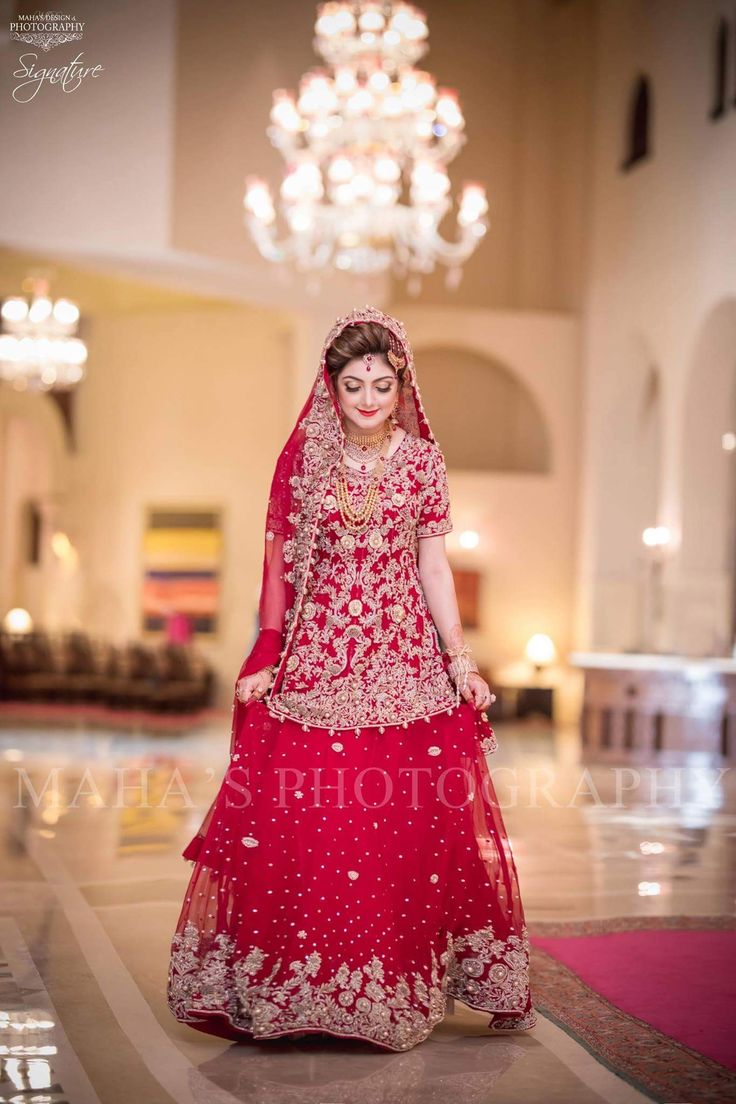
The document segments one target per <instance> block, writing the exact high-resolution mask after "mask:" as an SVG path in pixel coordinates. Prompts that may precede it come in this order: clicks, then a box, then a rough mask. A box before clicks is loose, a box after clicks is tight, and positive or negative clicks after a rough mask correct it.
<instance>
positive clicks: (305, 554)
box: [235, 306, 436, 709]
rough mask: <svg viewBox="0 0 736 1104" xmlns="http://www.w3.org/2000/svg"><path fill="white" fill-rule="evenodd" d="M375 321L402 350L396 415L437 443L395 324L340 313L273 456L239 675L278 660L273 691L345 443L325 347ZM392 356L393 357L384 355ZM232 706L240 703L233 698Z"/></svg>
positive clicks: (362, 313)
mask: <svg viewBox="0 0 736 1104" xmlns="http://www.w3.org/2000/svg"><path fill="white" fill-rule="evenodd" d="M366 322H373V323H378V324H379V325H380V326H383V327H384V328H385V329H386V330H388V331H389V341H390V343H391V349H392V352H395V353H398V355H400V356H401V355H403V357H404V358H405V360H406V370H405V372H404V376H403V383H402V385H401V386H400V388H399V393H398V397H397V405H396V408H395V411H394V417H395V420H396V422H397V424H398V425H400V426H401V427H402V428H403V429H405V430H406V432H407V433H412V434H414V436H417V437H422V438H424V439H425V440H429V441H432V442H433V443H435V444H436V441H435V438H434V436H433V434H432V430H431V429H430V426H429V420H428V419H427V415H426V413H425V411H424V408H423V406H422V400H421V395H420V393H419V386H418V384H417V380H416V373H415V369H414V356H413V353H412V348H411V344H410V342H409V339H408V337H407V335H406V330H405V329H404V326H403V324H402V323H401V322H399V321H398V319H396V318H392V317H391V316H390V315H388V314H384V313H383V311H380V310H377V309H376V308H375V307H369V306H365V307H362V308H358V309H355V310H352V311H351V312H350V313H349V314H346V315H345V316H344V317H342V318H338V319H337V321H336V322H335V324H334V325H333V327H332V329H331V330H330V332H329V333H328V334H327V337H326V338H325V342H324V345H323V347H322V355H321V357H320V362H319V367H318V369H317V375H316V378H315V380H314V383H313V384H312V387H311V390H310V392H309V396H308V398H307V401H306V402H305V404H304V406H303V408H302V410H301V412H300V414H299V416H298V418H297V421H296V425H295V426H294V429H293V430H292V432H291V434H290V436H289V439H288V440H287V442H286V444H285V445H284V447H283V449H282V450H281V453H280V455H279V458H278V460H277V462H276V470H275V472H274V476H273V480H272V483H271V491H270V494H269V499H268V509H267V513H266V532H265V541H264V554H263V576H262V581H261V593H260V599H259V604H258V625H259V631H258V635H257V638H256V641H255V643H254V645H253V647H252V649H251V651H250V653H249V655H248V656H247V657H246V659H245V661H244V663H243V665H242V667H241V669H240V672H239V674H238V679H240V678H242V677H243V676H244V675H249V674H253V673H254V672H256V671H260V670H261V669H262V668H263V667H267V666H270V665H271V664H273V665H275V666H276V668H277V669H276V671H275V673H274V679H273V683H272V687H271V689H272V690H275V689H276V687H277V686H278V685H279V682H280V681H281V678H282V677H283V673H284V666H285V662H286V659H287V657H288V651H289V645H290V643H291V636H292V635H293V629H294V626H295V624H296V620H297V614H298V612H299V608H300V605H301V601H302V597H303V594H304V591H305V589H306V583H307V581H308V578H309V568H310V563H311V557H312V549H313V547H314V539H315V534H316V530H317V523H318V520H319V516H320V512H321V509H322V500H323V498H324V496H325V494H326V492H327V489H328V486H329V483H330V478H331V476H332V474H333V471H334V470H335V468H336V467H337V465H338V464H339V462H340V459H341V456H342V451H343V447H344V443H345V432H344V429H343V425H342V417H341V411H340V403H339V399H338V397H337V394H336V392H335V389H334V387H333V383H332V379H331V377H330V373H329V371H328V368H327V353H328V350H329V348H330V346H331V345H332V343H333V342H334V341H335V340H336V338H337V337H339V335H340V334H341V333H342V331H343V330H344V329H346V327H348V326H355V325H360V324H361V323H366ZM389 359H391V358H389ZM235 700H236V705H235V709H237V708H238V707H239V704H240V703H239V699H238V698H237V697H236V699H235Z"/></svg>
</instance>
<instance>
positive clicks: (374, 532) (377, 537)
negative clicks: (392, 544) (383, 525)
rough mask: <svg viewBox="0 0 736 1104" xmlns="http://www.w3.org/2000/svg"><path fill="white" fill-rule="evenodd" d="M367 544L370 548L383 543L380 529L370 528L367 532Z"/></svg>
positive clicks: (378, 546) (377, 546)
mask: <svg viewBox="0 0 736 1104" xmlns="http://www.w3.org/2000/svg"><path fill="white" fill-rule="evenodd" d="M368 544H369V545H370V546H371V548H380V547H381V545H382V544H383V533H382V532H381V530H380V529H371V531H370V533H369V534H368Z"/></svg>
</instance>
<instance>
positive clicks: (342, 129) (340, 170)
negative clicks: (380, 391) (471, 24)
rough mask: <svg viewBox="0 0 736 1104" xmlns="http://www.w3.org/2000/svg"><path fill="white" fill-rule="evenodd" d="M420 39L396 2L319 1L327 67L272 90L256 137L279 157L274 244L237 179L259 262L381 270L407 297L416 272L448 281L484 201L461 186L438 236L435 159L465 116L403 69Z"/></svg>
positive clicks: (449, 146) (426, 81) (266, 192)
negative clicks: (452, 220)
mask: <svg viewBox="0 0 736 1104" xmlns="http://www.w3.org/2000/svg"><path fill="white" fill-rule="evenodd" d="M426 40H427V20H426V16H425V15H424V13H423V12H421V11H419V10H418V9H417V8H414V7H412V6H410V5H408V4H404V3H391V2H371V0H368V2H365V0H364V2H359V3H350V2H342V0H339V2H330V3H324V4H320V6H319V7H318V9H317V22H316V24H315V38H314V42H313V45H314V49H315V51H316V52H317V53H318V54H320V55H321V57H322V58H323V59H324V61H325V63H326V65H327V66H328V67H329V68H322V69H313V70H311V71H310V72H308V73H306V74H305V75H304V76H303V77H302V79H301V82H300V86H299V94H298V97H297V96H295V95H294V94H293V93H291V92H288V91H286V90H285V89H278V90H277V91H275V92H274V95H273V107H272V110H271V123H272V125H271V126H270V127H269V128H268V130H267V134H268V136H269V138H270V139H271V142H272V144H273V145H274V146H275V147H276V149H278V150H279V152H280V153H281V154H282V156H283V157H284V160H285V161H286V173H285V175H284V177H283V180H282V182H281V188H280V198H281V204H280V207H281V211H282V214H283V217H284V220H285V222H286V224H287V226H288V229H289V234H288V236H287V237H286V238H285V239H284V240H282V241H278V240H277V230H276V227H275V222H276V210H275V207H274V203H273V200H272V197H271V192H270V189H269V186H268V184H267V182H266V181H265V180H263V179H262V178H260V177H256V176H248V177H247V178H246V191H245V197H244V205H245V212H246V224H247V226H248V228H249V230H250V232H251V234H252V236H253V239H254V241H255V243H256V245H257V246H258V249H259V250H260V252H261V254H262V255H263V256H264V257H266V258H267V259H268V260H271V261H275V262H291V263H293V264H294V266H295V268H296V269H297V270H298V271H302V272H306V271H309V270H314V269H324V268H326V267H328V266H332V267H334V268H336V269H338V270H340V271H343V272H349V273H356V274H361V275H365V274H371V275H372V274H376V273H381V272H385V271H386V270H388V269H391V270H392V271H393V273H394V275H396V276H399V277H405V276H409V277H410V282H409V290H410V292H414V293H415V292H416V291H417V290H418V285H419V276H418V275H417V274H423V273H429V272H432V271H433V270H434V268H435V265H436V264H437V263H438V262H439V263H441V264H444V265H446V266H448V273H447V277H446V282H447V284H448V286H450V287H454V286H457V284H458V283H459V280H460V278H461V265H462V264H463V262H464V261H465V260H467V258H468V257H469V256H470V255H471V253H473V252H474V250H475V249H476V248H477V246H478V244H479V242H480V240H481V238H482V237H483V235H484V234H485V233H486V230H487V228H488V222H487V219H486V217H485V215H486V212H487V210H488V203H487V201H486V195H485V189H484V188H483V186H482V185H481V184H479V183H476V182H468V183H465V184H464V186H463V189H462V192H461V194H460V197H459V205H458V210H457V237H456V240H455V241H447V240H446V239H445V238H443V237H442V236H441V234H440V232H439V224H440V222H441V221H442V218H443V217H444V215H445V214H446V213H447V211H448V210H449V209H450V207H451V206H452V203H451V200H450V198H449V197H448V192H449V190H450V180H449V177H448V175H447V164H448V162H450V161H451V160H452V158H453V157H455V155H456V154H457V153H458V151H459V150H460V149H461V147H462V146H463V144H464V142H465V136H464V134H463V129H464V126H465V121H464V119H463V115H462V112H461V110H460V105H459V102H458V96H457V93H456V92H455V91H454V90H453V89H450V88H437V87H436V82H435V78H434V77H433V76H432V74H431V73H427V72H424V71H422V70H419V69H416V68H414V65H415V63H416V62H417V61H418V60H419V58H420V57H421V56H422V55H423V54H424V53H425V52H426V50H427V41H426ZM411 274H414V275H413V276H412V275H411Z"/></svg>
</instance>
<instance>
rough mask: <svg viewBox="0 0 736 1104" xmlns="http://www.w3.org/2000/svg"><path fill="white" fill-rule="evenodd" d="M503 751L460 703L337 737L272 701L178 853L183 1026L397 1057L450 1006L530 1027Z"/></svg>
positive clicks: (253, 720)
mask: <svg viewBox="0 0 736 1104" xmlns="http://www.w3.org/2000/svg"><path fill="white" fill-rule="evenodd" d="M494 747H495V738H494V736H493V729H492V728H491V727H490V725H489V724H488V721H487V720H486V719H485V718H484V716H483V715H482V714H479V713H478V712H477V711H476V710H475V708H474V707H473V706H472V705H471V704H470V703H467V702H462V703H461V704H460V705H458V706H456V707H454V708H452V709H450V710H447V711H445V712H442V713H437V714H434V715H432V716H429V717H427V718H422V719H420V720H416V721H412V722H409V723H408V724H406V725H403V724H399V725H386V726H385V727H384V731H383V732H380V731H379V729H378V728H374V727H369V728H361V729H343V730H334V731H333V732H332V733H330V731H329V730H328V729H326V728H316V727H309V728H308V729H306V730H305V728H304V727H303V726H302V725H301V724H300V723H298V722H297V721H292V720H281V719H277V718H275V717H273V716H272V715H271V714H270V713H269V711H268V708H267V705H266V703H265V702H262V701H260V702H259V701H254V702H251V703H249V704H248V705H247V706H237V707H236V710H235V716H234V722H233V740H232V745H231V758H230V764H229V767H228V769H227V771H226V774H225V777H224V779H223V782H222V785H221V787H220V789H219V792H218V794H217V796H216V798H215V800H214V802H213V803H212V805H211V807H210V809H209V811H208V813H207V815H206V817H205V818H204V822H203V824H202V826H201V828H200V830H199V832H198V833H197V835H196V836H195V837H194V838H193V839H192V840H191V841H190V843H189V844H188V845H187V847H186V848H185V850H184V852H183V855H184V857H185V858H186V859H188V860H190V861H191V862H192V863H193V870H192V873H191V878H190V881H189V885H188V887H187V891H186V895H185V899H184V902H183V905H182V909H181V913H180V916H179V920H178V923H177V926H176V931H175V933H174V936H173V939H172V944H171V960H170V967H169V977H168V992H167V996H168V1004H169V1007H170V1009H171V1011H172V1013H173V1015H174V1016H175V1017H176V1018H177V1020H179V1021H180V1022H182V1023H186V1024H188V1025H190V1026H191V1027H193V1028H196V1029H197V1030H200V1031H204V1032H208V1033H210V1034H213V1035H218V1036H222V1037H225V1038H231V1039H243V1038H259V1039H265V1038H274V1037H277V1036H281V1035H285V1034H288V1033H290V1032H305V1031H318V1032H324V1033H327V1034H330V1035H335V1036H344V1037H350V1038H358V1039H364V1040H366V1041H368V1042H371V1043H375V1044H377V1045H379V1046H382V1047H384V1048H387V1049H389V1050H393V1051H403V1050H408V1049H410V1048H411V1047H413V1046H415V1045H416V1044H417V1043H420V1042H422V1041H423V1040H424V1039H425V1038H426V1037H427V1036H428V1035H429V1034H430V1032H431V1031H432V1029H433V1027H434V1026H435V1025H436V1024H437V1023H438V1022H439V1021H440V1020H441V1019H442V1018H443V1016H444V1014H445V1010H446V1002H447V998H448V996H452V997H456V998H458V999H459V1000H462V1001H463V1002H464V1003H466V1004H467V1005H469V1006H470V1007H472V1008H475V1009H480V1010H483V1011H484V1012H487V1013H489V1015H490V1022H489V1026H490V1027H491V1028H492V1029H493V1030H501V1031H522V1030H527V1029H529V1028H531V1027H533V1026H534V1023H535V1022H536V1016H535V1013H534V1009H533V1006H532V1000H531V994H530V990H529V940H528V934H527V929H526V926H525V922H524V912H523V908H522V903H521V897H520V891H519V884H518V878H517V873H516V868H515V865H514V859H513V855H512V852H511V848H510V845H509V841H508V838H507V836H506V832H505V828H504V824H503V819H502V816H501V812H500V809H499V807H498V802H497V800H496V795H495V792H494V789H493V783H492V780H491V776H490V773H489V769H488V764H487V761H486V753H487V751H489V750H493V748H494Z"/></svg>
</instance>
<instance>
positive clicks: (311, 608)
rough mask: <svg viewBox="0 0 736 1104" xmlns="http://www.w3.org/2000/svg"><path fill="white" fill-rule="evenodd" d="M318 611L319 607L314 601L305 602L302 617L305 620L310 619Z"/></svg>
mask: <svg viewBox="0 0 736 1104" xmlns="http://www.w3.org/2000/svg"><path fill="white" fill-rule="evenodd" d="M316 613H317V607H316V605H315V604H314V602H305V603H304V605H303V606H302V617H303V618H304V619H305V621H310V620H311V619H312V618H313V617H314V616H315V615H316Z"/></svg>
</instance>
